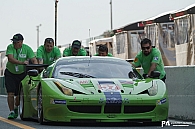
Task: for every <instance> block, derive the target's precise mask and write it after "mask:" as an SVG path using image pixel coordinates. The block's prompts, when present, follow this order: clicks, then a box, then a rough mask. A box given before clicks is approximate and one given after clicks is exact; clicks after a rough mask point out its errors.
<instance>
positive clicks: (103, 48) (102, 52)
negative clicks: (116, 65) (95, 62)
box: [94, 44, 112, 57]
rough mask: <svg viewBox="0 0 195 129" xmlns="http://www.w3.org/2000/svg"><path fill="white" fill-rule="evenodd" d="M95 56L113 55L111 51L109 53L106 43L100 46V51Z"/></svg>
mask: <svg viewBox="0 0 195 129" xmlns="http://www.w3.org/2000/svg"><path fill="white" fill-rule="evenodd" d="M94 56H110V57H112V54H111V53H108V47H107V46H106V45H102V44H101V45H100V46H99V48H98V53H97V54H95V55H94Z"/></svg>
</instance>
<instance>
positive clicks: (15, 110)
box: [14, 107, 18, 118]
mask: <svg viewBox="0 0 195 129" xmlns="http://www.w3.org/2000/svg"><path fill="white" fill-rule="evenodd" d="M17 117H18V107H17V108H14V118H17Z"/></svg>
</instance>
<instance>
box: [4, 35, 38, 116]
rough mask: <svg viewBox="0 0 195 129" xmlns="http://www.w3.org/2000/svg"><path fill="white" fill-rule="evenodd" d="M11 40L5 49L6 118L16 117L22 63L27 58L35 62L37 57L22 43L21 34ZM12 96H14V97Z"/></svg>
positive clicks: (23, 75) (22, 73)
mask: <svg viewBox="0 0 195 129" xmlns="http://www.w3.org/2000/svg"><path fill="white" fill-rule="evenodd" d="M11 40H12V44H10V45H8V46H7V49H6V56H7V58H8V62H7V64H6V69H5V87H6V90H7V95H8V96H7V103H8V106H9V110H10V113H9V116H8V119H15V118H17V117H18V106H19V96H18V92H19V85H20V83H21V81H22V80H23V79H24V77H25V76H26V72H25V68H24V67H25V66H24V65H26V64H28V62H29V61H28V60H30V61H31V62H32V63H33V64H37V59H36V58H35V54H34V52H33V50H32V49H31V48H30V47H29V46H28V45H26V44H23V40H24V38H23V36H22V35H21V34H15V35H14V36H13V38H12V39H11ZM14 96H16V97H15V99H14Z"/></svg>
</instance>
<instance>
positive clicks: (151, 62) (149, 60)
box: [132, 38, 166, 82]
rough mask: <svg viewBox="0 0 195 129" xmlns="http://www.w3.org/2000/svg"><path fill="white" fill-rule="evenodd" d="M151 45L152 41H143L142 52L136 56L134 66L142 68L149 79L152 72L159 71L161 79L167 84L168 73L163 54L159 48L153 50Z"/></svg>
mask: <svg viewBox="0 0 195 129" xmlns="http://www.w3.org/2000/svg"><path fill="white" fill-rule="evenodd" d="M151 44H152V43H151V40H150V39H147V38H145V39H143V40H142V41H141V49H142V51H140V52H139V53H138V54H137V55H136V57H135V59H134V61H133V62H132V65H133V66H135V67H138V66H142V68H143V70H144V74H146V77H149V76H150V75H151V72H152V71H159V72H160V77H159V78H160V79H161V80H162V81H164V82H165V79H166V73H165V70H164V64H163V60H162V56H161V53H160V51H159V50H158V49H157V48H153V47H152V45H151Z"/></svg>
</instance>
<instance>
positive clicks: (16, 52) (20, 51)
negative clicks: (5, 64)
mask: <svg viewBox="0 0 195 129" xmlns="http://www.w3.org/2000/svg"><path fill="white" fill-rule="evenodd" d="M21 53H22V48H21V49H20V52H19V54H18V52H17V49H16V54H17V57H16V58H17V60H19V55H20V54H21Z"/></svg>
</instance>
